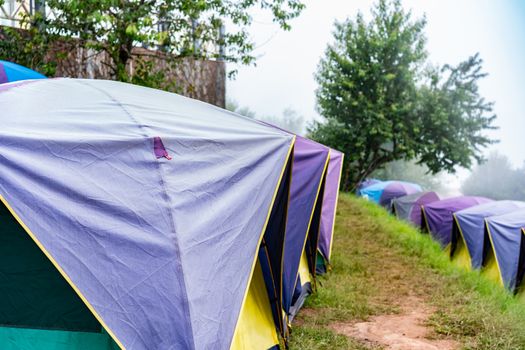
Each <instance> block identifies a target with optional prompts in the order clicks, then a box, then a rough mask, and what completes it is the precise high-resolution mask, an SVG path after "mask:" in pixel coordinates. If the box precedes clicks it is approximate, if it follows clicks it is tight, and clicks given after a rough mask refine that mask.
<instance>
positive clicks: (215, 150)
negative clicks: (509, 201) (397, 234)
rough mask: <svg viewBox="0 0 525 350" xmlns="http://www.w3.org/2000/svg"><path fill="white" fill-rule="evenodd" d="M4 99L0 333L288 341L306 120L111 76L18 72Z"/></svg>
mask: <svg viewBox="0 0 525 350" xmlns="http://www.w3.org/2000/svg"><path fill="white" fill-rule="evenodd" d="M28 101H30V103H28ZM0 106H1V108H0V110H1V111H0V125H2V127H1V128H0V201H1V203H0V233H1V234H0V239H1V240H2V241H1V242H0V249H2V251H1V252H0V275H2V276H3V278H2V279H1V281H0V290H1V291H2V298H0V309H1V310H2V312H0V344H7V341H9V344H10V345H12V347H13V348H23V349H28V347H27V346H24V345H20V344H21V342H23V341H26V339H27V338H24V335H23V334H25V335H27V334H29V333H30V334H31V336H32V337H33V336H34V335H35V333H38V334H39V337H40V338H39V339H40V340H41V341H42V342H43V343H41V344H38V342H37V341H36V340H34V339H35V338H32V339H33V340H34V341H33V342H32V346H33V348H31V349H42V348H46V349H47V348H53V349H64V347H65V346H66V347H65V348H66V349H71V348H76V347H74V346H69V347H67V343H66V344H65V345H64V341H66V342H68V341H73V340H72V339H73V337H76V339H77V341H78V343H79V344H85V343H84V340H85V339H86V337H88V336H89V337H91V338H93V339H94V340H93V342H97V344H106V346H105V347H102V346H99V345H92V346H91V347H88V345H84V347H83V348H82V349H104V350H106V349H109V348H110V347H109V344H110V342H109V340H108V338H109V339H110V340H111V339H113V340H114V341H115V342H116V343H117V344H118V345H119V346H120V347H122V348H126V349H132V350H133V349H137V350H142V349H224V350H227V349H232V348H234V349H239V348H247V349H251V348H258V347H260V348H265V349H268V348H272V347H274V346H278V344H279V339H278V336H277V331H276V328H275V323H274V319H273V317H274V316H273V315H272V312H271V309H270V302H278V301H279V300H280V298H277V297H274V296H273V295H272V296H271V298H269V296H268V293H267V288H266V286H265V285H264V283H265V281H268V280H273V281H274V282H275V285H276V290H277V288H280V279H279V277H280V272H281V271H280V270H281V266H282V260H281V259H282V247H283V243H284V228H285V225H286V216H285V214H286V208H287V203H288V193H289V182H290V181H289V179H290V176H289V172H290V166H291V162H292V158H291V152H292V149H293V145H294V142H295V136H293V135H289V134H287V133H284V132H282V131H280V130H276V129H274V128H269V127H267V126H265V125H262V124H260V123H258V122H256V121H254V120H252V119H249V118H245V117H242V116H239V115H236V114H234V113H230V112H228V111H225V110H221V109H219V108H217V107H215V106H211V105H208V104H206V103H202V102H199V101H195V100H191V99H188V98H185V97H182V96H178V95H176V94H171V93H167V92H163V91H159V90H154V89H148V88H144V87H139V86H134V85H130V84H123V83H118V82H113V81H104V80H77V79H43V80H38V81H32V82H31V83H30V84H23V85H19V84H16V83H15V84H13V83H7V84H5V85H2V86H1V87H0ZM8 222H11V223H12V224H11V225H7V224H6V223H8ZM8 236H9V238H10V239H11V240H12V242H16V243H20V244H18V245H9V244H7V243H6V242H5V239H6V238H8ZM23 239H25V241H21V240H23ZM6 247H8V248H9V249H10V250H12V251H15V252H16V254H14V253H13V252H10V251H8V250H6ZM274 247H276V249H275V250H274ZM279 249H281V252H279ZM267 252H270V254H269V255H267V254H266V253H267ZM19 253H23V254H19ZM274 257H275V259H274ZM6 261H10V262H11V264H10V265H9V264H6V263H5V262H6ZM268 266H270V267H272V268H275V269H276V270H277V271H275V274H273V273H272V274H269V275H268ZM9 268H11V269H12V270H11V273H8V272H9V271H10V270H8V269H9ZM42 269H45V271H46V274H45V275H42V274H41V271H42ZM47 276H52V280H53V281H55V282H56V284H54V285H56V286H57V288H56V289H50V287H49V280H48V279H45V278H44V277H47ZM276 276H279V277H277V279H276V278H275V277H276ZM4 277H5V278H4ZM15 279H16V280H17V281H19V282H20V283H18V284H16V286H15V285H14V283H13V281H14V280H15ZM35 286H36V287H35ZM278 290H279V291H280V289H278ZM279 295H280V294H279ZM62 296H66V297H64V298H63V297H62ZM51 301H53V302H51ZM15 304H16V305H15ZM13 305H15V306H16V307H13ZM278 306H279V307H281V306H280V305H278ZM7 309H10V310H11V312H5V311H6V310H7ZM35 310H38V313H37V314H36V315H33V313H34V312H35ZM252 311H254V312H255V314H254V312H252ZM279 312H280V310H279ZM278 317H282V314H280V315H279V316H278ZM254 324H255V326H254ZM6 325H13V326H14V327H6ZM17 325H19V326H21V327H16V326H17ZM78 325H81V327H78ZM14 333H16V334H18V335H17V336H12V334H14ZM49 337H55V338H54V340H53V342H50V341H49ZM44 338H45V339H44ZM93 344H94V343H93Z"/></svg>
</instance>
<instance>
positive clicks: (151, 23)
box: [0, 0, 304, 81]
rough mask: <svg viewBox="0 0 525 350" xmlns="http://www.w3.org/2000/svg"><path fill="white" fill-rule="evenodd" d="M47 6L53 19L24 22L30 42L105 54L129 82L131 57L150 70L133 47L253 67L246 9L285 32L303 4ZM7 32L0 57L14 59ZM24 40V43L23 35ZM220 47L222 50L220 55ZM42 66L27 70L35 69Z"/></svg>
mask: <svg viewBox="0 0 525 350" xmlns="http://www.w3.org/2000/svg"><path fill="white" fill-rule="evenodd" d="M46 7H47V9H48V10H49V12H51V13H53V16H49V17H47V18H43V17H42V15H41V14H40V13H36V14H35V15H34V16H30V17H27V18H25V19H24V20H23V22H24V23H23V26H24V27H26V28H28V27H36V28H38V29H39V31H38V33H35V35H34V36H30V37H29V38H33V39H34V40H36V41H38V42H44V43H49V42H52V41H55V40H61V41H69V42H72V41H73V42H75V43H78V44H79V45H82V47H83V48H87V49H90V50H92V51H93V52H94V55H98V54H107V55H108V56H109V68H110V69H111V71H112V73H113V76H114V78H115V79H117V80H121V81H132V79H133V74H130V73H129V70H128V69H126V67H127V65H128V63H129V62H130V60H131V59H132V58H133V59H136V60H138V61H139V63H138V65H140V64H142V65H143V67H142V68H143V69H142V72H143V73H145V74H146V73H151V72H150V69H151V68H152V67H148V66H147V63H148V60H147V56H149V55H151V52H149V51H147V50H135V48H137V47H141V48H149V49H155V50H158V51H161V52H163V53H165V54H167V55H168V56H167V57H169V58H170V59H171V61H173V60H175V59H176V58H180V57H187V56H192V57H197V58H217V57H219V56H220V57H221V58H222V59H224V60H226V61H230V62H241V63H244V64H249V63H252V62H253V61H254V57H253V55H252V53H251V52H252V49H253V44H252V42H251V41H250V40H249V35H248V27H249V25H250V24H251V22H252V18H251V16H250V12H249V11H250V10H251V9H252V8H254V7H259V8H262V9H265V10H269V11H270V12H271V13H272V14H273V20H274V22H276V23H278V25H279V26H280V27H281V28H282V29H285V30H288V29H290V24H289V22H290V20H291V19H293V18H295V17H297V16H298V15H299V14H300V13H301V11H302V9H303V8H304V4H302V3H301V1H300V0H253V1H245V0H233V1H230V0H217V1H204V0H198V1H195V0H182V1H181V0H126V1H123V0H89V1H86V0H47V1H46ZM225 22H230V23H231V26H230V29H231V30H230V31H229V32H224V31H223V30H222V28H223V23H225ZM10 34H12V35H11V37H9V36H7V37H8V39H9V38H12V39H11V40H12V42H11V43H10V44H12V45H2V46H3V47H2V46H0V56H7V57H13V58H15V59H16V58H17V57H14V56H12V55H11V54H17V53H19V51H20V50H16V49H13V47H14V46H16V40H17V32H16V31H13V30H12V31H11V33H10ZM36 34H38V35H36ZM24 39H26V42H27V40H28V37H26V38H24ZM22 44H24V43H22ZM219 46H222V47H224V48H225V50H224V52H219V49H218V47H219ZM8 49H11V51H12V52H7V50H8ZM65 53H67V52H65ZM24 63H27V62H24ZM41 63H42V62H35V63H32V65H30V66H31V67H32V68H39V67H41V66H42V64H41ZM144 65H146V66H144Z"/></svg>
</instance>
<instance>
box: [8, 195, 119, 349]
mask: <svg viewBox="0 0 525 350" xmlns="http://www.w3.org/2000/svg"><path fill="white" fill-rule="evenodd" d="M0 201H1V202H2V203H3V204H4V205H5V206H6V208H7V209H8V210H9V212H10V213H11V215H13V217H14V218H15V219H16V221H18V223H19V224H20V226H22V228H23V229H24V230H25V231H26V233H27V234H28V235H29V236H30V237H31V239H32V240H33V241H34V242H35V243H36V245H37V246H38V248H40V250H41V251H42V252H43V253H44V254H45V256H46V257H47V258H48V259H49V260H50V261H51V263H52V264H53V265H54V266H55V268H56V269H57V270H58V272H60V274H61V275H62V277H64V279H65V280H66V281H67V283H69V285H70V286H71V287H72V288H73V290H74V291H75V293H77V295H78V296H79V297H80V299H81V300H82V301H83V302H84V304H85V305H86V306H87V308H88V309H89V311H91V313H92V314H93V316H95V318H96V319H97V320H98V322H100V324H101V325H102V327H104V329H105V330H106V332H108V334H109V335H110V336H111V338H113V340H114V341H115V343H117V345H118V346H119V347H120V348H121V349H125V347H124V345H123V344H122V343H121V342H120V340H119V339H118V338H117V336H116V335H115V334H114V333H113V331H112V330H111V329H110V328H109V327H108V325H107V324H106V322H104V320H103V319H102V317H101V316H100V315H99V314H98V313H97V311H96V310H95V308H94V307H93V306H92V305H91V304H90V303H89V301H88V300H87V299H86V297H85V296H84V295H83V294H82V292H81V291H80V289H78V287H77V286H76V285H75V283H73V281H72V280H71V278H69V276H68V275H67V273H66V272H65V271H64V270H63V269H62V267H60V265H59V264H58V262H57V261H56V260H55V259H54V258H53V256H52V255H51V254H50V253H49V252H48V251H47V249H46V248H45V247H44V245H43V244H42V243H41V242H40V241H39V240H38V238H37V237H36V236H35V234H34V233H33V232H32V231H31V230H30V229H29V227H27V225H26V224H25V223H24V222H23V221H22V219H20V217H19V216H18V214H17V213H16V212H15V210H14V209H13V208H12V207H11V206H10V205H9V203H8V202H7V200H6V199H5V198H4V197H3V196H2V195H0Z"/></svg>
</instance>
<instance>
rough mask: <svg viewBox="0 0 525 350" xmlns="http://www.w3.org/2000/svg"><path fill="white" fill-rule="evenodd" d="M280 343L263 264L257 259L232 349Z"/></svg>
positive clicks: (247, 349) (258, 347)
mask: <svg viewBox="0 0 525 350" xmlns="http://www.w3.org/2000/svg"><path fill="white" fill-rule="evenodd" d="M278 344H279V336H278V335H277V330H276V329H275V324H274V321H273V314H272V310H271V306H270V300H269V299H268V293H267V291H266V284H265V282H264V277H263V273H262V268H261V264H260V262H259V260H257V263H256V265H255V271H254V272H253V277H252V281H251V283H250V287H249V289H248V296H247V298H246V302H245V304H244V307H243V309H242V312H241V315H240V317H239V325H238V330H237V332H236V333H235V337H234V339H233V342H232V345H231V349H232V350H251V349H269V348H271V347H273V346H275V345H278Z"/></svg>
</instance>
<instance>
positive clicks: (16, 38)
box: [0, 4, 56, 76]
mask: <svg viewBox="0 0 525 350" xmlns="http://www.w3.org/2000/svg"><path fill="white" fill-rule="evenodd" d="M0 5H1V4H0ZM21 22H22V23H23V24H24V27H25V29H24V30H21V29H17V28H12V27H7V26H3V27H1V28H0V59H8V60H12V61H15V62H16V63H18V64H21V65H23V66H26V67H30V68H32V69H34V70H37V71H39V72H41V73H42V74H44V75H46V76H53V75H54V74H55V68H56V62H55V61H52V60H48V59H47V54H48V50H49V44H50V37H49V36H47V35H41V32H40V28H41V26H42V24H43V22H44V20H43V18H42V15H41V14H40V13H36V14H35V15H33V16H29V15H24V16H22V17H21Z"/></svg>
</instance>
